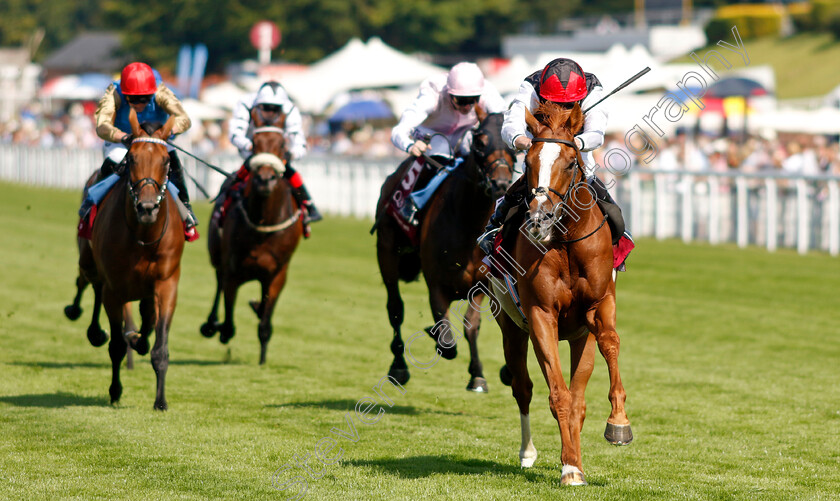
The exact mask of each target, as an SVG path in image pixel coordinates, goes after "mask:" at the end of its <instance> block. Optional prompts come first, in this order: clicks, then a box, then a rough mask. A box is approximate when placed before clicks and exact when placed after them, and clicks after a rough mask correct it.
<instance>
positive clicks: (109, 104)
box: [93, 84, 126, 143]
mask: <svg viewBox="0 0 840 501" xmlns="http://www.w3.org/2000/svg"><path fill="white" fill-rule="evenodd" d="M119 101H120V97H119V95H118V94H117V87H116V85H114V84H111V85H109V86H108V88H107V89H105V94H103V95H102V97H101V98H100V99H99V104H98V105H97V107H96V112H95V113H94V114H93V117H94V120H95V122H96V135H97V136H99V138H100V139H102V140H103V141H108V142H110V143H118V142H119V141H120V139H122V137H123V136H124V135H126V132H125V131H121V130H119V129H118V128H116V127H114V117H115V116H116V114H117V107H119V105H120V102H119Z"/></svg>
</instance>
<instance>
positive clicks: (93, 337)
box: [87, 325, 110, 348]
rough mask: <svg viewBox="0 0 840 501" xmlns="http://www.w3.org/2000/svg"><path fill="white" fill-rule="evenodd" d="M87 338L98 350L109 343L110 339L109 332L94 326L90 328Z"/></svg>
mask: <svg viewBox="0 0 840 501" xmlns="http://www.w3.org/2000/svg"><path fill="white" fill-rule="evenodd" d="M87 337H88V341H90V344H92V345H93V346H95V347H96V348H99V347H100V346H102V345H103V344H105V343H107V342H108V339H110V337H109V336H108V333H107V332H105V331H103V330H102V329H100V328H98V327H96V326H93V325H91V326H90V327H88V330H87Z"/></svg>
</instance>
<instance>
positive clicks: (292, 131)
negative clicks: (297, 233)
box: [213, 81, 323, 238]
mask: <svg viewBox="0 0 840 501" xmlns="http://www.w3.org/2000/svg"><path fill="white" fill-rule="evenodd" d="M254 108H256V110H257V113H258V114H259V115H260V116H261V117H262V119H263V121H264V122H265V123H267V124H270V123H273V122H274V121H275V120H278V119H279V118H280V117H281V116H282V115H284V114H285V116H286V120H285V123H284V125H283V133H284V134H285V136H286V139H287V141H288V144H289V152H288V157H287V158H286V159H285V161H286V169H285V171H284V172H283V177H284V178H285V179H286V180H287V181H288V182H289V184H290V185H291V187H292V195H293V196H294V197H295V201H297V203H298V205H299V206H300V207H301V208H302V209H303V210H304V219H303V223H304V237H305V238H309V224H310V223H314V222H317V221H320V220H321V219H323V216H321V213H320V212H318V209H317V208H316V207H315V204H314V203H313V202H312V197H311V196H310V195H309V191H308V190H307V189H306V186H305V185H304V184H303V178H302V177H301V175H300V173H298V172H297V171H296V170H295V169H294V168H292V160H298V159H300V158H303V157H304V156H305V155H306V135H305V134H304V132H303V119H302V118H301V115H300V110H298V108H297V106H295V104H294V103H293V102H292V100H291V98H290V97H289V95H288V93H287V92H286V89H284V88H283V86H282V85H280V83H278V82H275V81H268V82H265V83H263V84H262V85H261V86H260V88H259V90H257V92H256V94H249V95H246V96H245V97H244V98H242V99H241V100H240V101H239V102H238V103H236V107H234V109H233V116H232V117H231V119H230V123H229V127H228V129H229V130H230V142H231V144H233V145H234V146H236V148H237V149H238V150H239V155H240V156H241V157H242V158H243V159H245V163H244V164H243V165H242V167H240V169H239V172H237V173H236V178H235V179H236V181H234V182H233V183H230V184H228V183H226V184H225V185H224V186H222V190H221V192H220V194H219V197H218V199H217V201H216V206H215V208H214V210H213V217H214V218H222V217H223V215H224V213H225V212H226V210H227V207H228V206H229V205H230V203H229V202H227V200H228V199H229V198H228V195H229V194H230V193H232V192H233V191H234V190H235V189H236V188H237V187H238V186H241V184H242V181H244V180H245V179H247V177H248V176H249V175H250V171H249V170H248V160H249V159H250V158H251V156H252V155H253V147H254V144H253V142H252V141H251V139H252V137H253V134H254V127H253V124H252V123H251V110H252V109H254ZM219 222H221V219H219Z"/></svg>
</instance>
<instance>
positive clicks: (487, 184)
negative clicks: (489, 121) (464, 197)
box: [470, 127, 515, 196]
mask: <svg viewBox="0 0 840 501" xmlns="http://www.w3.org/2000/svg"><path fill="white" fill-rule="evenodd" d="M476 134H484V135H486V136H487V137H491V136H490V133H489V131H487V129H484V128H483V127H479V128H477V129H475V130H474V131H473V136H475V135H476ZM473 146H475V141H473ZM470 149H471V151H472V154H473V156H474V157H475V166H476V170H477V172H478V174H479V177H480V180H479V182H478V186H479V187H480V188H482V189H483V190H484V193H485V194H486V195H487V196H491V195H492V193H493V188H494V186H493V182H494V179H493V178H494V176H495V174H496V170H497V169H498V168H499V167H504V168H506V169H508V171H509V172H510V173H511V175H513V164H511V163H510V162H508V161H507V159H506V158H505V156H504V155H500V156H499V158H497V159H495V160H493V161H492V162H490V164H489V165H486V166H485V165H484V163H485V162H486V161H487V158H488V157H490V156H491V155H492V154H493V153H495V152H496V151H499V150H498V149H493V148H487V149H489V150H490V152H489V153H488V152H487V151H484V150H477V149H475V148H474V147H471V148H470ZM505 150H506V149H505ZM511 156H512V157H515V155H511Z"/></svg>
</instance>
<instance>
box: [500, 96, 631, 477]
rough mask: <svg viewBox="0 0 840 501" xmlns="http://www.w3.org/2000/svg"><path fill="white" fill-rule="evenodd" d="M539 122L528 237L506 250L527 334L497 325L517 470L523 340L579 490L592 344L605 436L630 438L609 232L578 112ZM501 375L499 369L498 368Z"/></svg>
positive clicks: (529, 162) (532, 123)
mask: <svg viewBox="0 0 840 501" xmlns="http://www.w3.org/2000/svg"><path fill="white" fill-rule="evenodd" d="M536 114H537V115H538V116H541V117H544V118H543V123H541V122H539V121H537V119H535V118H534V116H533V115H531V114H530V113H528V114H527V116H526V120H527V125H528V129H529V130H530V132H531V133H532V134H533V136H534V140H533V145H532V146H531V148H530V150H528V152H527V154H526V157H525V163H526V171H525V176H526V180H527V183H528V184H527V186H528V188H529V190H528V199H529V205H528V215H527V217H528V218H529V220H528V226H527V231H521V232H517V233H516V238H515V239H512V240H513V241H512V242H509V244H508V245H510V246H512V250H513V257H514V259H515V260H516V262H517V263H518V264H519V265H520V266H521V267H522V268H523V269H524V270H525V274H524V275H523V276H521V277H518V282H517V283H516V288H517V291H518V293H519V296H520V300H521V305H522V311H523V312H524V314H525V317H526V321H527V327H528V330H527V331H525V330H522V329H521V328H520V327H519V326H517V324H516V323H514V321H513V320H512V319H511V318H510V317H508V316H507V315H506V314H502V315H499V316H497V317H496V319H497V321H498V323H499V326H500V327H501V329H502V334H503V338H504V351H505V361H506V363H507V366H506V367H507V370H508V371H509V375H511V376H512V384H511V386H512V389H513V396H514V398H516V402H517V404H518V405H519V412H520V420H521V426H522V445H521V448H520V452H519V457H520V461H521V465H522V466H523V467H530V466H531V465H533V463H534V460H535V459H536V457H537V451H536V449H535V448H534V445H533V442H532V441H531V430H530V424H529V405H530V402H531V389H532V387H533V383H532V382H531V379H530V378H529V376H528V368H527V365H526V363H527V350H528V340H529V337H530V340H531V341H533V343H534V351H535V353H536V355H537V360H538V362H539V364H540V369H542V372H543V376H544V377H545V381H546V383H547V385H548V389H549V407H550V408H551V413H552V415H553V416H554V418H555V419H556V420H557V424H558V425H559V427H560V437H561V441H562V450H561V460H562V463H563V470H562V477H561V483H562V484H564V485H583V484H586V479H585V476H584V474H583V464H582V462H581V451H580V432H581V428H582V427H583V420H584V417H585V415H586V403H585V401H584V392H585V390H586V383H587V381H588V380H589V376H590V375H591V374H592V369H593V364H594V354H595V346H596V344H597V346H598V348H599V349H600V351H601V355H603V357H604V359H605V360H606V362H607V367H608V369H609V374H610V390H609V400H610V403H611V404H612V412H611V413H610V416H609V418H608V419H607V428H606V431H605V433H604V437H605V438H606V439H607V440H608V441H609V442H611V443H613V444H616V445H624V444H627V443H629V442H630V441H631V440H632V439H633V436H632V433H631V431H630V421H629V420H628V419H627V414H626V413H625V411H624V400H625V393H624V386H623V385H622V383H621V376H620V375H619V371H618V350H619V338H618V333H617V332H616V328H615V324H616V320H615V317H616V304H615V281H614V279H613V267H612V265H613V256H612V242H611V236H610V229H609V227H608V226H607V225H605V224H604V222H605V221H606V218H605V216H603V215H602V213H601V211H600V210H599V209H598V208H597V205H596V204H595V199H594V196H593V194H592V193H591V192H590V190H589V187H588V185H587V183H586V177H585V173H584V171H583V162H582V159H581V155H580V152H579V151H578V150H577V147H576V146H575V143H574V136H575V134H576V133H578V132H579V131H580V129H581V127H582V126H583V121H584V118H583V113H582V112H581V110H580V107H579V106H578V105H575V107H574V108H572V109H564V108H562V107H560V106H558V105H556V104H554V103H551V102H547V103H544V104H542V105H541V106H540V108H539V109H538V110H537V112H536ZM560 340H566V341H568V342H569V346H570V350H571V371H570V374H571V380H570V385H569V386H570V388H567V387H566V383H565V381H564V379H563V373H562V371H561V368H560V355H559V351H558V342H559V341H560ZM503 370H504V369H503Z"/></svg>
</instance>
